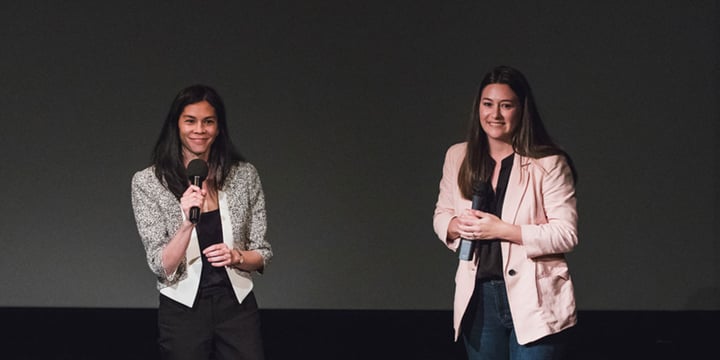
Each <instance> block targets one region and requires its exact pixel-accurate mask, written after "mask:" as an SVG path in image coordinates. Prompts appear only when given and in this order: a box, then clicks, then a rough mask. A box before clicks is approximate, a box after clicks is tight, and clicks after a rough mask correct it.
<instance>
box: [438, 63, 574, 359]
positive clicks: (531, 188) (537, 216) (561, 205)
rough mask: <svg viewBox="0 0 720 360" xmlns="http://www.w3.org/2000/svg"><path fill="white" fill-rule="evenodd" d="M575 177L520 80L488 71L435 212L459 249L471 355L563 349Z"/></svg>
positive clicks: (462, 317)
mask: <svg viewBox="0 0 720 360" xmlns="http://www.w3.org/2000/svg"><path fill="white" fill-rule="evenodd" d="M575 180H576V173H575V169H574V167H573V165H572V161H571V160H570V157H569V156H568V154H567V153H565V152H564V151H563V150H562V149H560V147H559V146H557V145H556V144H555V143H554V142H553V141H552V139H551V138H550V136H549V135H548V133H547V131H546V130H545V127H544V125H543V123H542V120H541V118H540V115H539V113H538V110H537V107H536V106H535V102H534V99H533V96H532V92H531V90H530V86H529V84H528V82H527V80H526V79H525V76H524V75H523V74H522V73H520V72H519V71H518V70H516V69H513V68H511V67H507V66H499V67H496V68H494V69H493V70H491V71H490V72H489V73H488V74H486V75H485V77H484V78H483V80H482V82H481V84H480V88H479V91H478V95H477V98H476V99H475V102H474V105H473V111H472V116H471V121H470V126H469V130H468V134H467V139H466V141H465V142H462V143H458V144H455V145H452V146H451V147H450V148H449V149H448V150H447V153H446V156H445V163H444V165H443V175H442V179H441V181H440V186H439V188H440V192H439V195H438V200H437V204H436V207H435V212H434V215H433V226H434V229H435V232H436V233H437V235H438V237H439V238H440V240H442V241H443V242H444V243H445V244H446V245H447V247H448V248H450V249H451V250H453V251H458V252H459V253H460V260H459V264H458V268H457V273H456V275H455V283H456V289H455V300H454V327H455V340H456V341H457V340H458V339H459V338H460V337H462V339H463V342H464V343H465V348H466V350H467V353H468V358H469V360H475V359H562V358H563V356H565V355H566V353H567V350H568V345H569V344H568V341H569V337H568V334H567V333H568V331H564V330H566V329H568V328H570V327H572V326H574V325H575V323H576V310H575V296H574V290H573V284H572V280H571V278H570V273H569V271H568V265H567V262H566V260H565V255H564V254H565V253H568V252H570V251H572V249H573V248H574V247H575V246H576V245H577V241H578V240H577V217H578V216H577V210H576V199H575ZM483 189H488V190H485V191H483ZM473 199H474V200H475V201H474V202H473Z"/></svg>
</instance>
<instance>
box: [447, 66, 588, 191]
mask: <svg viewBox="0 0 720 360" xmlns="http://www.w3.org/2000/svg"><path fill="white" fill-rule="evenodd" d="M490 84H505V85H508V86H509V87H510V89H512V91H513V92H514V93H515V95H516V96H517V97H518V100H519V102H520V105H521V106H522V113H521V117H520V123H519V124H518V126H517V127H516V128H515V131H514V133H513V135H512V146H513V149H514V151H515V152H516V153H518V154H520V155H522V156H526V157H530V158H535V159H539V158H542V157H545V156H549V155H563V156H564V157H565V158H566V159H567V162H568V164H569V165H570V168H571V170H572V174H573V180H574V181H577V172H576V170H575V167H574V165H573V162H572V159H571V158H570V156H569V155H568V154H567V153H566V152H565V151H564V150H563V149H561V148H560V146H558V145H557V144H556V143H555V142H554V141H553V139H552V138H551V137H550V135H549V134H548V132H547V130H546V129H545V125H543V122H542V119H541V118H540V112H539V111H538V108H537V105H536V104H535V98H534V97H533V94H532V91H531V89H530V84H529V83H528V81H527V79H526V78H525V76H524V75H523V74H522V73H521V72H520V71H518V70H517V69H514V68H512V67H510V66H503V65H501V66H497V67H495V68H494V69H492V70H491V71H489V72H488V73H487V74H485V76H484V77H483V79H482V81H481V82H480V86H479V88H478V92H477V95H476V97H475V101H474V102H473V107H472V110H471V114H470V121H469V123H468V131H467V138H466V141H467V149H466V152H465V159H464V160H463V163H462V165H461V167H460V172H459V174H458V186H459V187H460V191H461V193H462V195H463V196H464V197H465V198H467V199H471V198H472V194H473V184H475V183H476V182H478V181H486V182H490V179H491V177H492V174H493V167H494V163H493V160H492V158H491V157H490V151H489V148H488V140H487V134H486V133H485V131H484V130H483V129H482V126H481V125H480V114H479V112H478V109H479V106H480V102H481V100H482V92H483V90H484V89H485V87H486V86H488V85H490Z"/></svg>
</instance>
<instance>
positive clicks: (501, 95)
mask: <svg viewBox="0 0 720 360" xmlns="http://www.w3.org/2000/svg"><path fill="white" fill-rule="evenodd" d="M521 108H522V107H521V106H520V101H519V99H518V97H517V95H515V92H514V91H512V89H511V88H510V86H508V85H506V84H490V85H487V86H486V87H485V88H484V89H483V91H482V94H481V95H480V106H479V108H478V115H479V116H480V126H481V127H482V129H483V131H484V132H485V134H487V137H488V140H489V141H490V142H493V141H495V142H501V143H505V144H511V143H512V136H513V133H514V132H515V129H516V128H517V126H518V124H519V123H520V116H521V113H522V109H521Z"/></svg>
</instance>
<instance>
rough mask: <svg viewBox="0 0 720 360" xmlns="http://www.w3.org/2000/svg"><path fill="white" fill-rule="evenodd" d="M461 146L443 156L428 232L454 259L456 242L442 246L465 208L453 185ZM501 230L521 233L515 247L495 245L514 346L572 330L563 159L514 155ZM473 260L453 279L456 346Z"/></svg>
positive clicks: (573, 238) (573, 222)
mask: <svg viewBox="0 0 720 360" xmlns="http://www.w3.org/2000/svg"><path fill="white" fill-rule="evenodd" d="M465 151H466V143H459V144H455V145H453V146H451V147H450V148H449V149H448V150H447V153H446V156H445V163H444V165H443V175H442V179H441V180H440V186H439V187H440V193H439V195H438V200H437V203H436V206H435V212H434V215H433V227H434V230H435V232H436V234H437V236H438V237H439V238H440V240H441V241H443V242H444V243H445V245H446V246H447V247H448V248H450V249H451V250H453V251H456V250H457V248H458V246H459V243H460V239H448V238H447V229H448V226H449V224H450V221H451V220H452V218H453V217H455V216H456V214H459V213H460V212H462V211H463V210H465V209H470V208H471V207H472V202H471V201H470V200H467V199H464V198H463V197H462V195H461V194H460V188H459V187H458V184H457V177H458V172H459V169H460V166H461V164H462V161H463V158H464V157H465ZM501 215H502V216H501V218H502V220H503V221H505V222H509V223H512V224H516V225H520V228H521V233H522V241H523V244H522V245H518V244H515V243H511V242H508V241H502V242H501V251H502V269H503V276H504V279H505V286H506V288H507V296H508V302H509V304H510V312H511V314H512V318H513V323H514V327H515V333H516V335H517V340H518V342H519V343H520V344H527V343H529V342H532V341H535V340H537V339H540V338H542V337H544V336H546V335H549V334H553V333H557V332H559V331H561V330H563V329H565V328H568V327H571V326H573V325H575V323H576V310H575V295H574V289H573V283H572V279H571V277H570V272H569V269H568V264H567V261H566V259H565V255H564V254H565V253H567V252H570V251H572V249H573V248H574V247H575V246H576V245H577V241H578V238H577V210H576V199H575V187H574V181H573V179H572V173H571V170H570V167H569V165H568V164H567V162H566V161H565V158H564V157H562V156H557V155H553V156H548V157H544V158H541V159H531V158H527V157H523V156H520V155H518V154H515V158H514V159H513V167H512V170H511V172H510V179H509V181H508V185H507V191H506V195H505V200H504V204H503V208H502V214H501ZM476 272H477V258H474V259H472V260H471V261H464V260H459V263H458V267H457V272H456V274H455V299H454V305H453V322H454V327H455V339H456V340H457V339H458V337H459V335H460V330H461V329H460V325H461V322H462V318H463V315H464V314H465V311H466V309H467V307H468V304H469V302H470V298H471V296H472V293H473V289H474V288H475V276H476Z"/></svg>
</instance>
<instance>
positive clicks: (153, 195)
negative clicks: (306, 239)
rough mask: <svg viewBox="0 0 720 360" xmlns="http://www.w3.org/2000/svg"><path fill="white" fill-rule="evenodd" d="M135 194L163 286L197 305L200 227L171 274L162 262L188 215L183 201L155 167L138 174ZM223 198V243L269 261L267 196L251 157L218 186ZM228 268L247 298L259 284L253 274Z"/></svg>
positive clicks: (140, 226) (148, 252)
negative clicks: (171, 241)
mask: <svg viewBox="0 0 720 360" xmlns="http://www.w3.org/2000/svg"><path fill="white" fill-rule="evenodd" d="M131 193H132V206H133V212H134V214H135V222H136V224H137V229H138V233H139V234H140V238H141V240H142V243H143V246H144V247H145V253H146V257H147V262H148V265H149V267H150V270H152V272H153V273H154V274H155V276H156V277H157V288H158V290H159V291H160V292H161V293H162V294H164V295H166V296H168V297H170V298H171V299H173V300H175V301H177V302H180V303H182V304H184V305H186V306H188V307H192V305H193V303H194V301H195V296H196V294H197V290H198V287H199V284H200V274H201V271H202V261H201V258H200V256H201V249H200V248H199V243H198V240H197V232H196V231H195V229H193V231H192V235H191V239H190V243H189V245H188V248H187V251H186V253H185V259H184V261H182V262H181V263H180V265H179V266H178V268H177V270H176V271H175V272H174V273H172V274H166V273H165V270H164V268H163V264H162V250H163V248H164V247H165V246H166V245H167V243H168V242H169V241H170V239H171V238H172V237H173V235H174V234H175V233H176V232H177V231H178V229H179V228H180V225H181V224H182V222H183V221H184V219H185V214H184V213H183V211H182V209H181V207H180V202H179V201H178V199H177V198H175V195H173V194H172V192H170V190H168V189H167V188H165V186H164V185H163V184H162V183H161V182H160V181H159V180H158V178H157V177H156V176H155V168H154V167H153V166H150V167H148V168H145V169H143V170H141V171H138V172H136V173H135V174H134V175H133V178H132V192H131ZM218 200H219V201H218V203H219V210H220V219H221V223H222V234H223V242H225V243H226V244H227V245H228V247H231V248H238V249H241V250H254V251H257V252H258V253H259V254H260V255H261V256H262V258H263V263H264V266H266V265H267V264H268V263H269V262H270V260H271V258H272V256H273V253H272V248H271V246H270V244H269V243H268V242H267V241H266V239H265V231H266V214H265V197H264V194H263V190H262V185H261V183H260V177H259V175H258V173H257V170H256V169H255V167H254V166H253V165H252V164H250V163H247V162H241V163H239V164H238V165H236V166H235V167H234V168H233V169H232V171H231V172H230V174H229V176H228V178H227V179H226V181H225V185H224V186H223V189H222V190H220V191H218ZM264 266H263V268H262V269H264V268H265V267H264ZM226 270H227V272H228V277H229V278H230V282H231V283H232V286H233V290H234V291H235V295H236V297H237V298H238V301H239V302H241V303H242V301H243V299H244V298H245V296H247V294H249V293H250V291H251V290H252V287H253V283H252V277H251V274H250V273H248V272H246V271H242V270H239V269H236V268H230V267H226Z"/></svg>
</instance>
